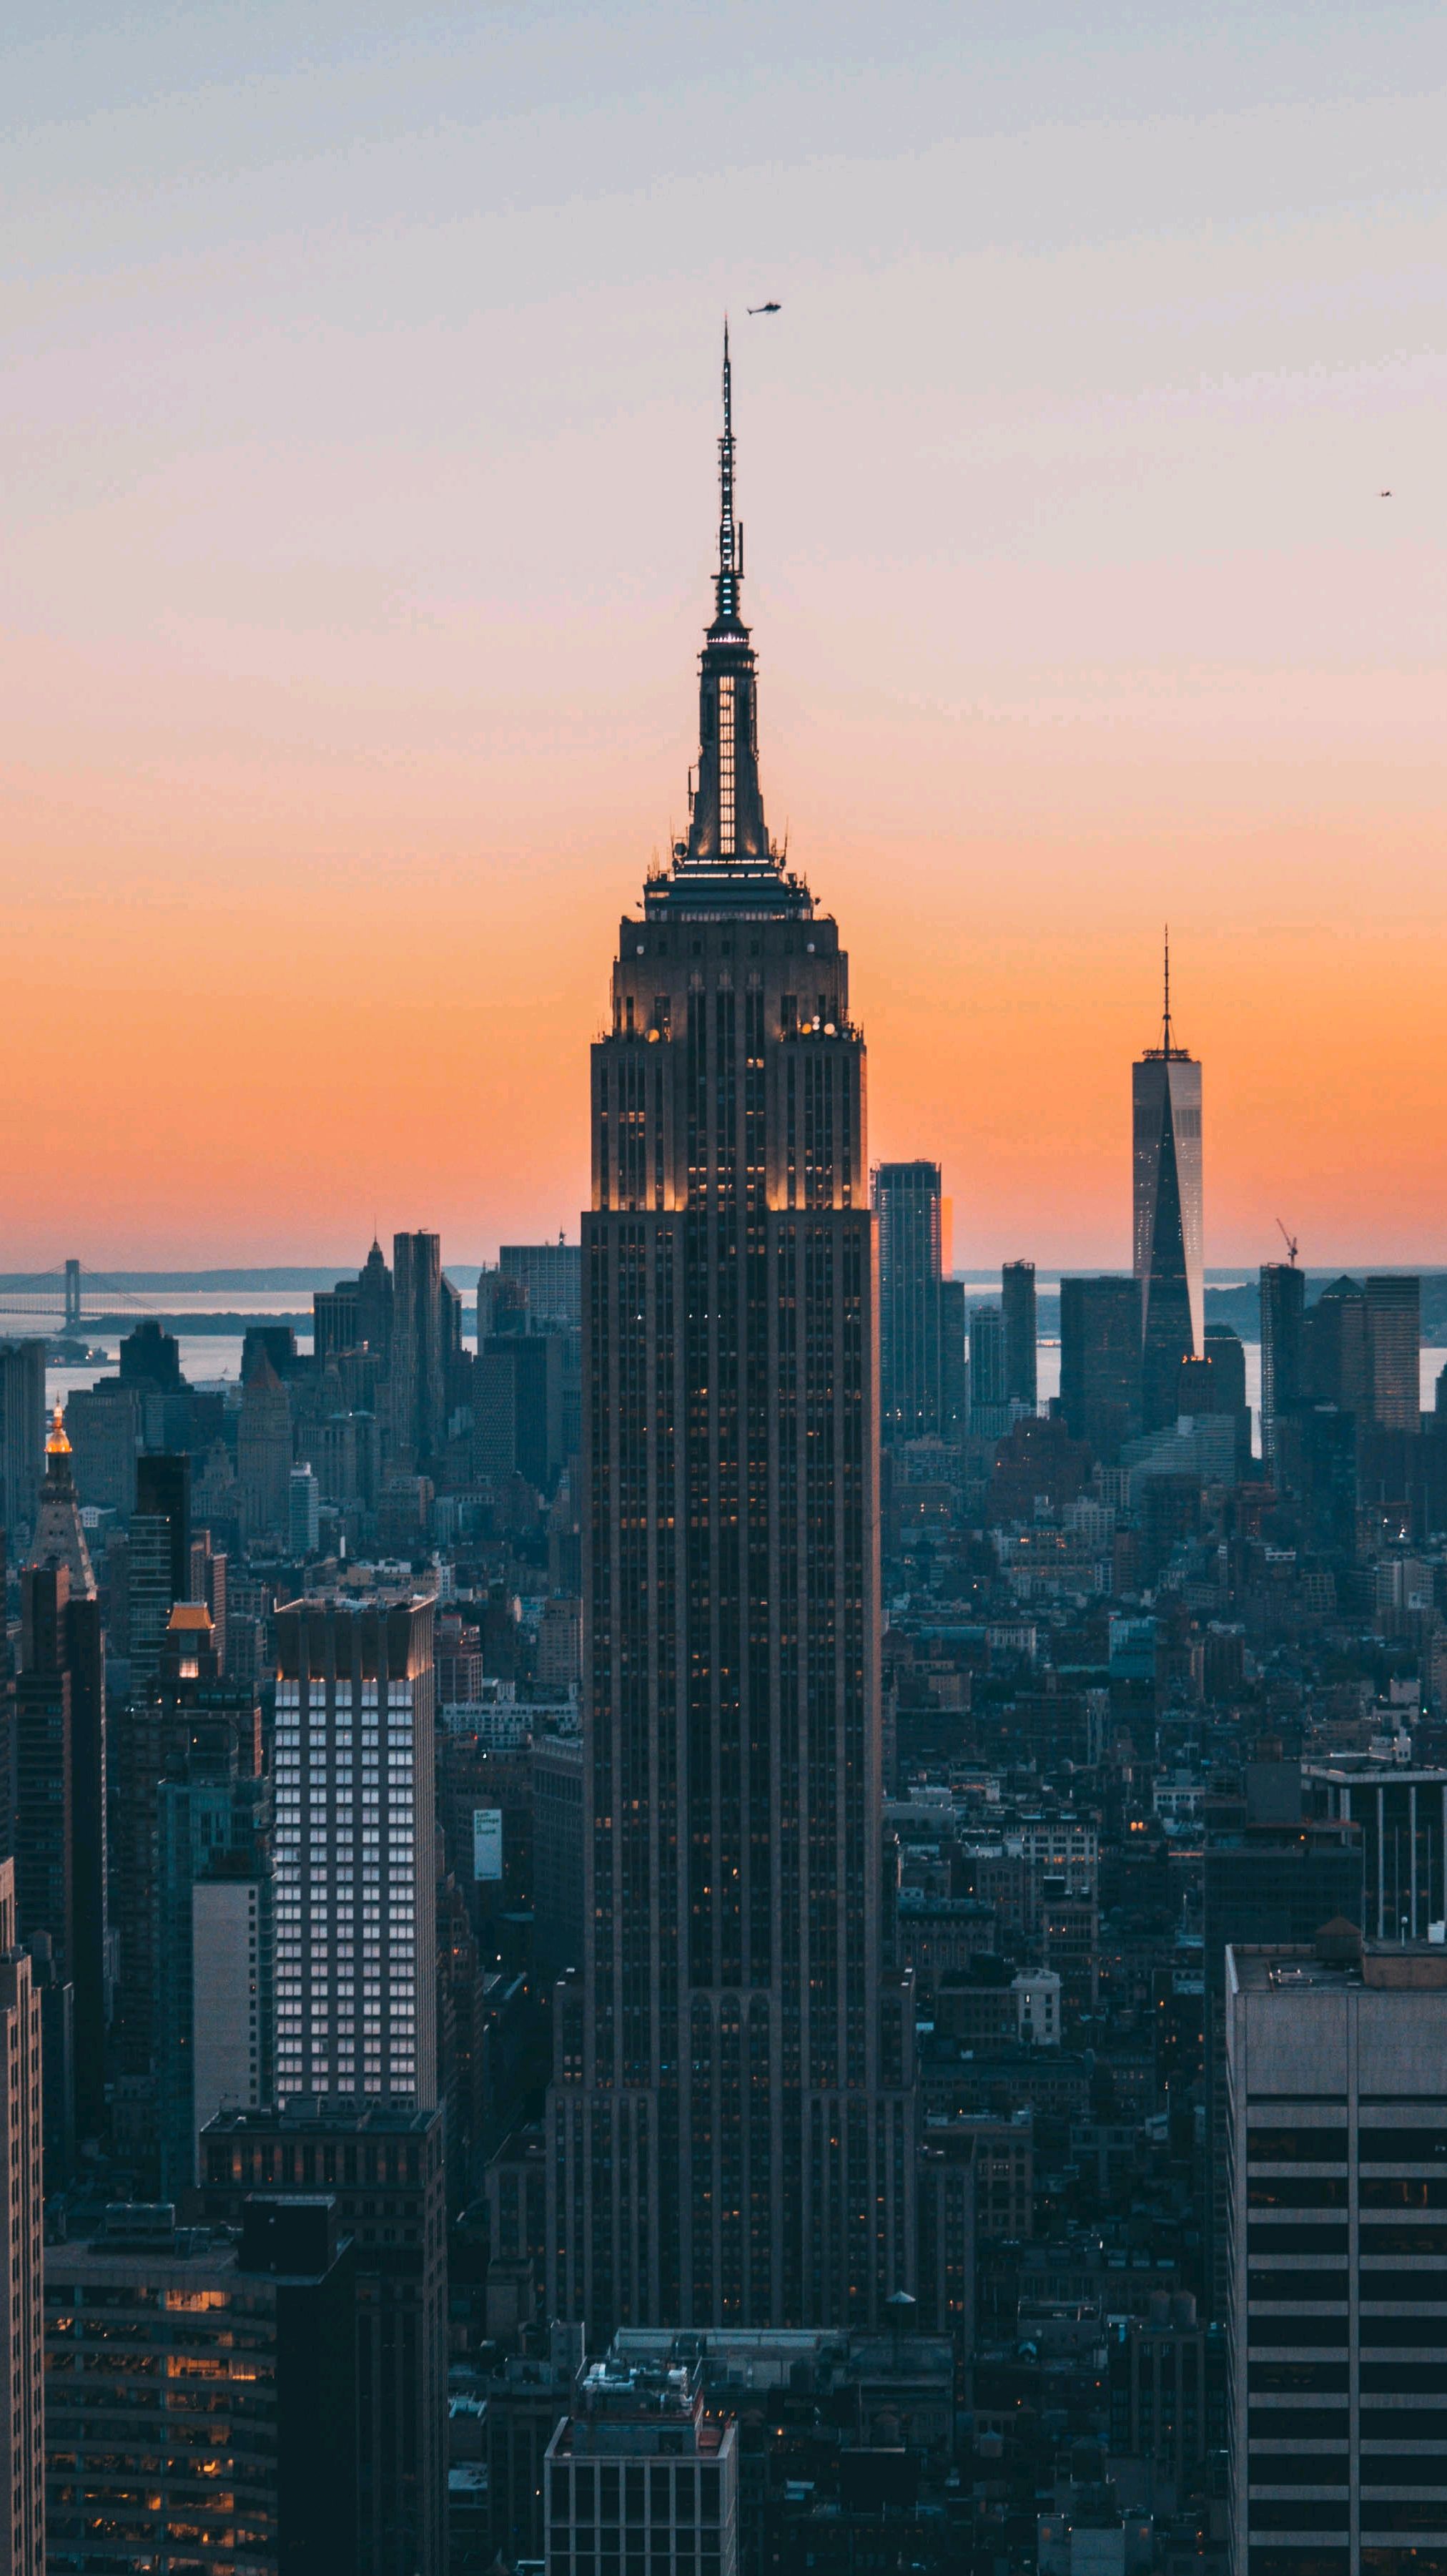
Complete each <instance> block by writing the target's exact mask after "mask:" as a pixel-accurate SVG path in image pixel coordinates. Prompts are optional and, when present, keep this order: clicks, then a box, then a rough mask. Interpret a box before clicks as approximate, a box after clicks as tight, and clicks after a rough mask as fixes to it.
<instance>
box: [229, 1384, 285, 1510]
mask: <svg viewBox="0 0 1447 2576" xmlns="http://www.w3.org/2000/svg"><path fill="white" fill-rule="evenodd" d="M291 1461H292V1440H291V1398H290V1396H289V1395H288V1394H287V1391H286V1388H285V1387H284V1386H283V1384H282V1382H281V1379H280V1378H279V1377H278V1376H277V1373H276V1371H275V1369H274V1368H273V1367H272V1365H271V1361H270V1359H269V1358H268V1357H267V1354H266V1352H265V1351H262V1352H261V1353H260V1354H259V1355H258V1357H257V1359H256V1361H255V1364H254V1366H253V1368H252V1371H251V1375H250V1377H249V1378H248V1379H247V1381H246V1384H245V1385H244V1387H243V1388H242V1390H241V1419H240V1421H239V1422H238V1423H237V1426H236V1481H237V1484H238V1486H239V1488H240V1492H239V1495H238V1500H239V1502H240V1505H241V1525H242V1528H243V1530H244V1531H245V1533H246V1535H247V1537H248V1538H280V1536H281V1534H282V1532H283V1530H284V1529H285V1528H286V1514H287V1504H288V1500H289V1496H290V1490H291Z"/></svg>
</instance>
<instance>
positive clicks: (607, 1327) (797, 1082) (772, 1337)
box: [547, 358, 938, 2337]
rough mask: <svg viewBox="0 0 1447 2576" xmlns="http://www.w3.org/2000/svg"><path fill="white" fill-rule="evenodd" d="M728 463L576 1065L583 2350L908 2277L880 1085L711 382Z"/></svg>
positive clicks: (573, 2188) (576, 2125)
mask: <svg viewBox="0 0 1447 2576" xmlns="http://www.w3.org/2000/svg"><path fill="white" fill-rule="evenodd" d="M720 458H721V466H722V479H723V522H722V533H721V546H720V563H719V572H718V576H717V582H716V601H717V614H716V616H715V618H714V621H713V624H712V625H711V627H710V628H709V630H708V635H707V640H706V642H705V645H704V650H703V657H702V677H701V685H700V758H699V783H698V790H697V794H696V795H695V797H694V799H693V805H692V815H691V821H690V826H689V832H688V837H687V839H686V840H685V841H682V842H680V843H679V844H678V845H677V847H676V849H675V853H674V861H673V866H672V868H671V870H670V871H669V873H668V874H667V875H666V876H659V877H655V878H652V879H650V881H649V883H648V885H647V887H646V889H645V895H644V902H643V906H642V910H641V914H640V916H639V917H637V918H629V919H626V920H625V921H624V922H623V923H622V925H621V929H620V933H619V948H618V957H617V963H616V965H615V967H614V970H613V1002H612V1031H611V1034H610V1035H609V1036H607V1037H605V1038H603V1039H602V1040H600V1041H599V1043H598V1044H597V1045H596V1046H595V1047H594V1049H593V1068H592V1137H593V1208H592V1213H591V1214H590V1215H589V1216H588V1217H586V1218H585V1220H584V1238H583V1270H584V1301H583V1302H584V1312H585V1315H586V1316H587V1319H588V1321H587V1326H586V1332H585V1344H584V1383H583V1447H584V1454H583V1479H584V1489H585V1508H584V1528H583V1556H584V1601H585V1621H584V1670H585V1676H586V1684H585V1693H584V1704H585V1709H586V1712H587V1715H586V1721H585V1723H586V1736H585V1750H584V1764H585V1785H584V1796H585V1800H586V1802H587V1803H586V1814H587V1825H586V1831H585V1842H584V1852H585V1869H586V1873H587V1875H586V1892H585V1906H584V1923H585V1933H586V1958H585V1965H584V1973H583V1976H582V1977H581V1979H577V1980H571V1981H567V1982H565V1983H564V1984H563V1985H561V1986H560V1987H559V1989H558V1994H557V2002H556V2007H555V2012H554V2080H553V2084H552V2087H551V2091H550V2094H549V2116H548V2127H549V2234H550V2245H549V2284H548V2293H547V2306H548V2313H549V2314H551V2315H555V2316H562V2317H566V2318H570V2319H584V2320H586V2322H587V2325H588V2329H589V2333H590V2335H591V2336H594V2337H601V2336H602V2335H604V2334H605V2333H608V2332H611V2331H612V2330H613V2328H614V2327H615V2326H617V2325H620V2324H623V2323H628V2322H638V2323H650V2322H660V2321H664V2322H669V2323H673V2324H679V2325H708V2324H711V2323H714V2322H717V2321H720V2320H724V2319H736V2320H737V2321H738V2322H739V2323H740V2324H743V2325H751V2324H755V2323H758V2324H764V2323H774V2324H779V2323H797V2324H805V2323H809V2322H815V2321H817V2322H819V2323H831V2322H839V2321H843V2320H846V2319H849V2318H853V2317H856V2316H857V2317H858V2318H859V2319H860V2321H861V2322H864V2321H868V2320H874V2319H877V2318H879V2317H880V2316H882V2314H883V2313H884V2308H885V2302H886V2301H887V2300H888V2299H889V2298H890V2297H891V2296H892V2295H893V2293H894V2292H895V2291H896V2290H898V2289H901V2288H903V2289H906V2290H907V2289H908V2288H909V2286H910V2283H911V2277H912V2273H913V2268H914V2213H913V2189H914V2161H915V2158H914V2135H913V2130H914V2089H913V2076H914V2062H913V2052H914V2007H913V1993H912V1989H911V1987H910V1986H909V1983H908V1981H907V1980H904V1981H901V1980H899V1979H898V1978H894V1979H890V1980H885V1979H884V1978H883V1977H882V1973H881V1966H880V1957H881V1949H882V1922H881V1916H882V1902H883V1899H882V1887H881V1871H880V1868H879V1853H880V1849H881V1839H880V1838H881V1833H882V1800H881V1779H880V1764H881V1734H880V1704H879V1653H880V1648H879V1621H880V1606H879V1554H878V1520H879V1502H878V1490H879V1489H878V1424H877V1421H876V1419H875V1406H876V1401H877V1394H876V1390H877V1384H878V1378H877V1357H876V1353H877V1341H876V1333H877V1325H876V1319H875V1314H874V1273H875V1262H874V1245H873V1240H872V1235H873V1223H874V1220H873V1218H872V1217H871V1214H870V1209H869V1202H868V1188H867V1172H868V1164H867V1160H866V1138H865V1126H864V1088H863V1072H864V1048H863V1042H862V1040H861V1038H860V1036H859V1033H858V1031H857V1030H856V1029H855V1028H854V1026H853V1025H852V1023H851V1020H850V1016H849V992H848V961H847V959H846V957H845V955H844V953H843V952H842V950H841V948H840V945H839V935H838V930H837V927H836V925H835V923H834V922H833V921H832V920H831V919H830V918H829V917H828V916H827V915H822V914H820V913H819V912H817V911H816V909H815V907H814V903H813V899H812V897H811V895H810V894H809V891H808V889H807V887H806V886H805V885H804V884H803V883H802V881H801V880H800V879H799V878H798V877H797V876H796V875H793V874H790V873H789V872H788V871H787V870H786V868H785V866H784V863H783V860H782V857H781V856H780V855H779V854H778V853H776V852H775V850H774V849H773V848H772V846H771V845H770V843H769V840H768V836H767V833H766V830H765V826H764V817H763V808H762V802H761V798H760V793H759V782H758V769H757V725H756V715H755V701H754V686H755V665H754V655H753V650H752V647H751V645H750V641H749V634H748V630H747V628H746V627H745V626H744V625H743V623H742V621H741V619H740V616H739V612H738V591H739V578H740V575H739V565H738V556H737V537H736V531H735V527H734V520H733V498H732V495H733V438H732V432H731V428H730V426H729V422H728V374H727V358H726V359H725V428H724V436H723V440H722V442H721V448H720ZM923 1195H924V1196H925V1197H926V1199H929V1198H930V1195H931V1193H930V1190H929V1189H925V1191H924V1193H923ZM933 1277H934V1281H935V1285H936V1288H937V1282H938V1260H937V1256H936V1257H935V1262H934V1269H933ZM930 1330H931V1332H932V1333H933V1335H934V1348H935V1350H936V1352H937V1349H938V1340H937V1301H936V1317H935V1323H934V1325H933V1326H931V1328H930Z"/></svg>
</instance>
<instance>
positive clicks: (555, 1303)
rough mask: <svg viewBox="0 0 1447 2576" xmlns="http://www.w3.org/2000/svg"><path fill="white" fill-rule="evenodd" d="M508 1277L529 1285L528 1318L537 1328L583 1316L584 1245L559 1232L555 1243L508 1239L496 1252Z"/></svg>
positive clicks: (576, 1323)
mask: <svg viewBox="0 0 1447 2576" xmlns="http://www.w3.org/2000/svg"><path fill="white" fill-rule="evenodd" d="M497 1266H498V1269H499V1271H500V1272H501V1273H502V1275H503V1276H504V1277H505V1278H508V1279H515V1280H516V1281H517V1284H518V1286H519V1287H520V1288H523V1289H526V1291H527V1301H528V1320H529V1322H530V1323H531V1324H532V1325H533V1327H534V1328H535V1329H536V1330H540V1331H546V1330H547V1329H548V1327H549V1326H550V1325H551V1326H553V1327H554V1328H556V1327H557V1326H559V1325H563V1324H569V1325H572V1326H573V1327H574V1329H575V1330H576V1328H577V1327H578V1326H579V1325H580V1324H581V1323H582V1320H583V1247H582V1245H581V1243H569V1242H567V1241H566V1240H565V1238H564V1237H563V1236H562V1235H561V1234H560V1235H559V1237H558V1239H557V1242H556V1243H505V1244H504V1245H503V1246H502V1249H501V1251H500V1252H499V1253H498V1256H497Z"/></svg>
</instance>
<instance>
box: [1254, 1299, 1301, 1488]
mask: <svg viewBox="0 0 1447 2576" xmlns="http://www.w3.org/2000/svg"><path fill="white" fill-rule="evenodd" d="M1305 1320H1306V1276H1305V1273H1304V1272H1303V1271H1300V1270H1298V1269H1297V1267H1296V1264H1295V1262H1286V1261H1266V1262H1263V1263H1262V1265H1261V1455H1262V1459H1263V1461H1264V1462H1265V1465H1266V1467H1267V1468H1268V1469H1269V1471H1270V1472H1271V1473H1272V1474H1273V1475H1276V1474H1277V1473H1278V1472H1279V1467H1278V1460H1277V1443H1276V1426H1277V1422H1278V1420H1279V1418H1280V1416H1281V1415H1282V1414H1283V1413H1289V1412H1290V1411H1291V1410H1292V1408H1293V1406H1294V1405H1297V1404H1299V1403H1300V1402H1301V1398H1302V1394H1303V1385H1302V1356H1303V1355H1302V1329H1303V1326H1304V1323H1305Z"/></svg>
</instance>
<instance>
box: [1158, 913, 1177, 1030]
mask: <svg viewBox="0 0 1447 2576" xmlns="http://www.w3.org/2000/svg"><path fill="white" fill-rule="evenodd" d="M1161 1053H1162V1055H1167V1056H1168V1055H1174V1053H1175V1049H1174V1047H1173V1046H1172V1044H1171V925H1170V923H1169V922H1167V924H1166V988H1165V1006H1164V1009H1163V1011H1162V1013H1161Z"/></svg>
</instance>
